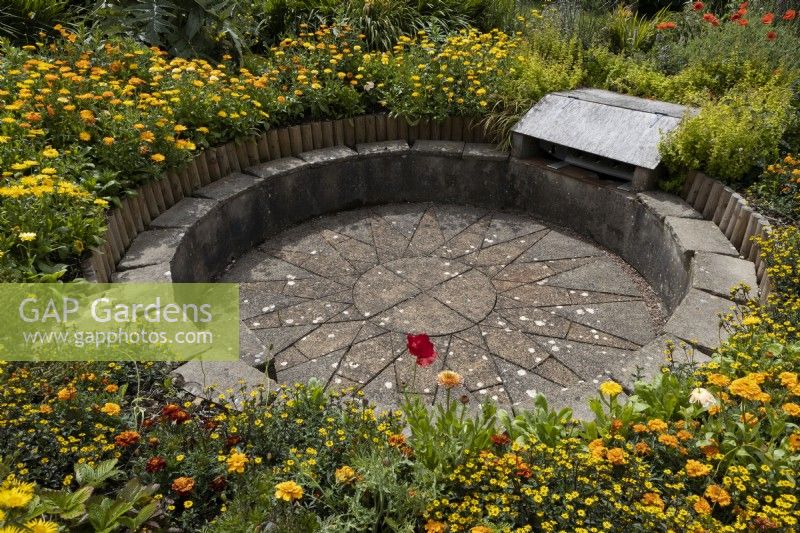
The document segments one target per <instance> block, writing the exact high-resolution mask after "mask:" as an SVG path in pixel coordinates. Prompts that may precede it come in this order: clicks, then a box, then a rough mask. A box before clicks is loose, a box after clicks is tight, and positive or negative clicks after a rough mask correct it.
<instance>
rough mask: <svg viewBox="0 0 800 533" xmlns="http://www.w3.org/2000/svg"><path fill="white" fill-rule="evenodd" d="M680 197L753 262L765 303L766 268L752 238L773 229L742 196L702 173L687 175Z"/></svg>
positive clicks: (695, 172)
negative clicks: (714, 225) (712, 223)
mask: <svg viewBox="0 0 800 533" xmlns="http://www.w3.org/2000/svg"><path fill="white" fill-rule="evenodd" d="M681 196H682V197H683V199H684V200H686V202H688V203H689V204H690V205H691V206H692V207H694V208H695V209H696V210H697V211H698V212H699V213H701V214H702V215H703V217H704V218H705V219H706V220H710V221H712V222H714V224H716V225H717V226H718V227H719V229H720V230H721V231H722V232H723V233H724V234H725V236H726V237H727V238H728V240H730V241H731V244H733V245H734V247H735V248H736V249H737V250H738V251H739V254H740V255H741V256H742V257H743V258H744V259H747V260H749V261H752V262H753V263H755V266H756V277H757V279H758V290H759V293H760V295H761V300H762V302H763V301H765V300H766V297H767V295H768V294H769V291H770V281H769V276H767V275H766V268H767V265H766V262H765V261H764V260H763V259H762V258H761V246H760V245H759V244H758V243H757V242H755V241H754V240H753V238H754V237H764V236H766V235H767V234H768V233H769V231H770V230H771V229H772V225H771V224H770V223H769V221H768V220H767V218H766V217H765V216H764V215H762V214H761V213H759V212H757V211H756V210H755V209H753V208H752V207H751V206H750V205H749V204H748V202H747V200H745V199H744V198H743V197H742V195H740V194H739V193H737V192H735V191H734V190H733V189H731V188H730V187H728V186H726V185H725V184H724V183H722V182H721V181H719V180H716V179H714V178H711V177H709V176H706V175H705V174H703V173H702V172H697V171H692V172H690V173H689V176H688V177H687V178H686V181H685V182H684V184H683V190H682V191H681ZM753 289H755V287H753Z"/></svg>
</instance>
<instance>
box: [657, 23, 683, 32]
mask: <svg viewBox="0 0 800 533" xmlns="http://www.w3.org/2000/svg"><path fill="white" fill-rule="evenodd" d="M677 27H678V25H677V24H675V23H674V22H659V23H658V24H656V29H657V30H659V31H664V30H674V29H675V28H677Z"/></svg>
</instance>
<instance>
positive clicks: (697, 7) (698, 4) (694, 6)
mask: <svg viewBox="0 0 800 533" xmlns="http://www.w3.org/2000/svg"><path fill="white" fill-rule="evenodd" d="M704 7H706V5H705V4H704V3H703V2H695V3H694V4H692V9H694V10H695V11H700V10H701V9H703V8H704Z"/></svg>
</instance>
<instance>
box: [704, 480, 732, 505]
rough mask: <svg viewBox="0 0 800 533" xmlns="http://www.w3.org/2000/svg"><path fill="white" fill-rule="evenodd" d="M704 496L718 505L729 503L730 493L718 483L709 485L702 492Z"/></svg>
mask: <svg viewBox="0 0 800 533" xmlns="http://www.w3.org/2000/svg"><path fill="white" fill-rule="evenodd" d="M704 495H705V497H706V498H708V499H709V500H711V501H712V502H714V503H716V504H717V505H719V506H720V507H725V506H727V505H730V504H731V495H730V494H728V491H727V490H725V489H723V488H722V487H720V486H719V485H709V486H708V487H707V488H706V491H705V493H704Z"/></svg>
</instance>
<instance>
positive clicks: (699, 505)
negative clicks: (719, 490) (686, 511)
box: [693, 498, 711, 514]
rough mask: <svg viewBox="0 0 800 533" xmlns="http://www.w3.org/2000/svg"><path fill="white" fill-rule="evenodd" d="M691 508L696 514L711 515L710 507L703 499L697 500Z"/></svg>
mask: <svg viewBox="0 0 800 533" xmlns="http://www.w3.org/2000/svg"><path fill="white" fill-rule="evenodd" d="M693 507H694V510H695V512H696V513H697V514H711V506H710V505H709V504H708V500H706V499H705V498H698V500H697V501H696V502H694V505H693Z"/></svg>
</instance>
